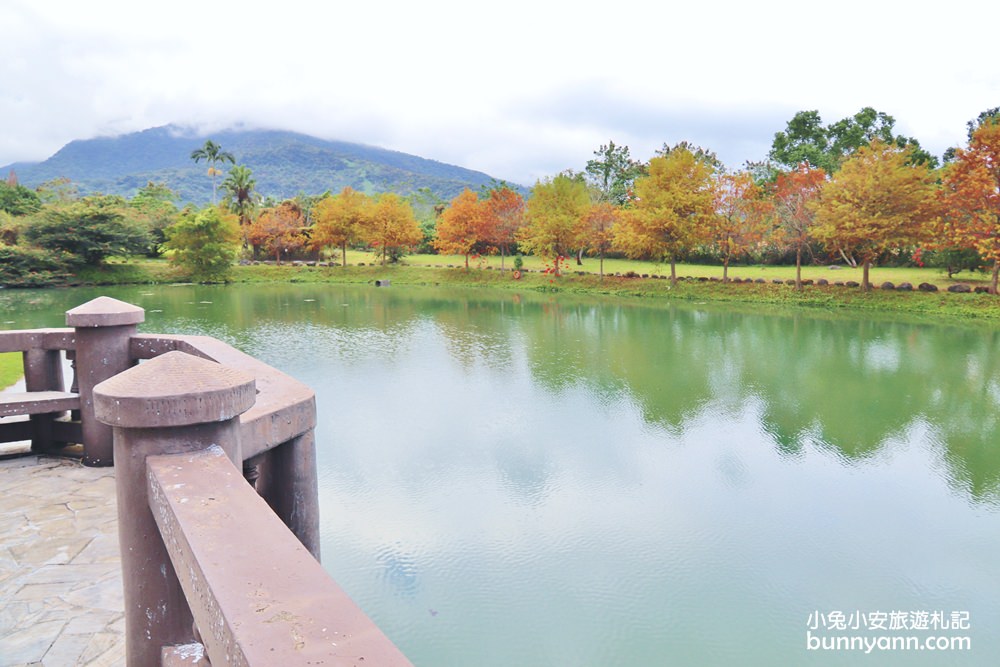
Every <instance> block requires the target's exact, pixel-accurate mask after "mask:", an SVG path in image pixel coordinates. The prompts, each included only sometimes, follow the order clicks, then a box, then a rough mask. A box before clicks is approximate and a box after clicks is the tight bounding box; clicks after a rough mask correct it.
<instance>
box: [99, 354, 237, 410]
mask: <svg viewBox="0 0 1000 667" xmlns="http://www.w3.org/2000/svg"><path fill="white" fill-rule="evenodd" d="M256 394H257V391H256V383H255V381H254V378H253V376H251V375H249V374H247V373H245V372H243V371H240V370H237V369H235V368H230V367H228V366H223V365H221V364H217V363H215V362H214V361H208V360H207V359H201V358H199V357H195V356H192V355H190V354H186V353H184V352H167V353H166V354H163V355H160V356H158V357H156V358H155V359H151V360H150V361H147V362H145V363H143V364H139V365H138V366H133V367H132V368H130V369H128V370H127V371H124V372H122V373H119V374H118V375H115V376H114V377H111V378H108V379H107V380H105V381H104V382H102V383H100V384H99V385H97V386H96V387H94V413H95V415H96V416H97V419H98V420H99V421H101V422H103V423H105V424H108V425H110V426H120V427H124V428H161V427H169V426H186V425H190V424H207V423H211V422H221V421H227V420H229V419H232V418H233V417H237V416H239V415H240V414H242V413H244V412H246V411H247V410H249V409H250V408H251V407H252V406H253V404H254V401H256Z"/></svg>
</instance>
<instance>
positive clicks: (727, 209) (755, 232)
mask: <svg viewBox="0 0 1000 667" xmlns="http://www.w3.org/2000/svg"><path fill="white" fill-rule="evenodd" d="M715 195H716V203H715V206H716V212H715V215H714V216H713V217H712V218H710V219H709V224H708V225H707V230H706V232H707V235H708V239H709V241H710V243H711V245H712V246H714V248H715V250H716V252H717V253H718V254H719V256H720V257H721V258H722V282H724V283H727V282H729V263H730V262H731V261H732V260H733V259H736V258H738V257H741V256H743V255H747V254H749V253H750V252H752V251H753V250H754V249H756V248H758V247H760V245H761V243H763V241H764V237H765V236H766V235H767V233H768V232H769V231H770V228H771V214H772V213H773V211H774V206H773V204H772V202H771V201H770V200H769V199H767V198H765V197H764V191H763V189H762V188H761V187H760V186H759V185H757V183H755V182H754V180H753V176H751V175H750V173H748V172H745V171H741V172H738V173H735V174H722V175H720V176H719V178H718V181H717V183H716V190H715Z"/></svg>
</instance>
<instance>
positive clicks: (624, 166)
mask: <svg viewBox="0 0 1000 667" xmlns="http://www.w3.org/2000/svg"><path fill="white" fill-rule="evenodd" d="M584 171H585V173H586V174H587V180H588V182H589V183H590V184H591V185H592V186H593V187H594V188H595V189H596V190H597V191H598V192H599V193H600V196H599V198H598V201H602V202H610V203H612V204H614V205H615V206H625V205H626V204H627V203H628V201H629V198H630V195H631V192H632V184H633V183H634V182H635V179H636V177H638V176H641V175H642V173H643V166H642V163H640V162H637V161H635V160H633V159H632V157H631V156H630V155H629V149H628V146H615V142H613V141H609V142H608V143H607V144H601V146H600V148H598V149H597V150H596V151H594V158H593V159H591V160H588V161H587V166H586V167H585V169H584Z"/></svg>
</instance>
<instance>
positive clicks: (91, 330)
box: [66, 296, 146, 466]
mask: <svg viewBox="0 0 1000 667" xmlns="http://www.w3.org/2000/svg"><path fill="white" fill-rule="evenodd" d="M145 318H146V311H145V310H143V309H142V308H140V307H138V306H133V305H132V304H130V303H125V302H124V301H119V300H117V299H112V298H111V297H107V296H101V297H98V298H96V299H93V300H91V301H88V302H87V303H85V304H82V305H80V306H77V307H76V308H73V309H71V310H67V311H66V326H68V327H73V328H75V329H76V377H77V383H78V386H79V393H80V427H81V430H82V432H83V464H84V465H87V466H109V465H111V464H112V463H113V459H112V455H113V451H114V447H113V445H112V434H111V427H110V426H107V425H105V424H102V423H100V421H98V420H97V419H96V418H95V416H94V397H93V393H94V387H96V386H97V385H98V384H100V383H101V382H103V381H105V380H107V379H108V378H110V377H111V376H113V375H116V374H118V373H121V372H122V371H124V370H125V369H127V368H129V367H131V366H132V364H133V359H132V357H131V355H130V354H129V339H130V338H131V337H132V336H134V335H135V333H136V327H137V325H138V324H139V323H140V322H142V321H143V320H144V319H145Z"/></svg>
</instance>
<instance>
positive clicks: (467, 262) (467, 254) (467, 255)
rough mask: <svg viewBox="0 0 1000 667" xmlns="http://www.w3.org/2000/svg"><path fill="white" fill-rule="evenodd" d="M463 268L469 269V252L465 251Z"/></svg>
mask: <svg viewBox="0 0 1000 667" xmlns="http://www.w3.org/2000/svg"><path fill="white" fill-rule="evenodd" d="M465 270H466V271H468V270H469V253H465Z"/></svg>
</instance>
